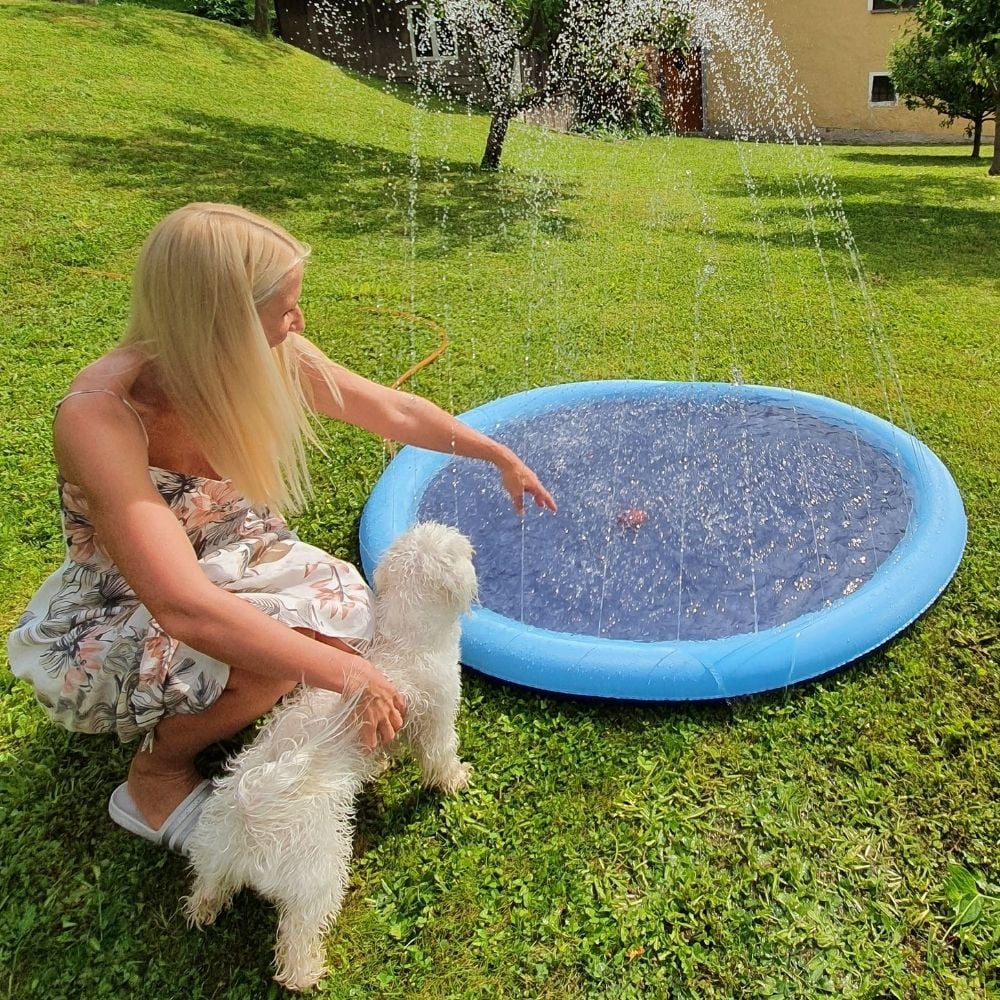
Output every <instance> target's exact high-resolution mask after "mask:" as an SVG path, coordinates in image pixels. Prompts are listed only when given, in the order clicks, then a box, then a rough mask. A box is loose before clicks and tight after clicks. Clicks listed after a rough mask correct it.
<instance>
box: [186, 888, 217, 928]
mask: <svg viewBox="0 0 1000 1000" xmlns="http://www.w3.org/2000/svg"><path fill="white" fill-rule="evenodd" d="M223 905H224V900H222V899H219V897H217V896H209V895H203V894H201V893H197V892H196V893H193V894H192V895H190V896H185V897H184V916H185V917H186V918H187V922H188V926H189V927H208V926H209V924H214V923H215V918H216V917H217V916H218V915H219V911H220V910H221V909H222V907H223Z"/></svg>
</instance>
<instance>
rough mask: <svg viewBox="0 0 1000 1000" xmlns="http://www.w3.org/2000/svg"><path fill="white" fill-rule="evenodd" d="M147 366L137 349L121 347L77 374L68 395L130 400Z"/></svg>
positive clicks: (92, 362)
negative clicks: (94, 394) (100, 394)
mask: <svg viewBox="0 0 1000 1000" xmlns="http://www.w3.org/2000/svg"><path fill="white" fill-rule="evenodd" d="M145 366H146V359H145V357H144V356H143V355H142V353H141V352H140V351H139V350H137V349H136V348H134V347H117V348H115V349H114V350H112V351H109V352H108V353H107V354H104V355H102V356H101V357H99V358H98V359H97V360H96V361H91V363H90V364H89V365H87V367H86V368H82V369H81V370H80V371H79V372H77V375H76V377H75V378H74V379H73V381H72V382H71V383H70V387H69V389H68V390H67V392H66V395H67V396H69V395H70V394H71V393H74V392H87V393H90V392H94V391H95V390H96V391H98V392H100V391H102V390H103V391H106V392H113V393H115V394H116V395H119V396H128V395H130V394H131V391H132V388H133V386H134V385H135V383H136V381H137V379H139V377H140V375H141V374H142V372H143V369H144V367H145Z"/></svg>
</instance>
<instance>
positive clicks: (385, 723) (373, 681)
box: [343, 656, 406, 750]
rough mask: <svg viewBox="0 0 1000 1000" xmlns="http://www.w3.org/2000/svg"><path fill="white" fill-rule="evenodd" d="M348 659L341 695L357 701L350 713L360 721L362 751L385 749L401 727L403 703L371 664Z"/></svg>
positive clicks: (404, 711)
mask: <svg viewBox="0 0 1000 1000" xmlns="http://www.w3.org/2000/svg"><path fill="white" fill-rule="evenodd" d="M352 660H353V661H354V662H352V664H351V666H350V669H349V672H348V674H347V676H346V677H345V679H344V689H343V695H344V697H345V698H357V704H356V706H355V709H354V714H355V715H356V716H357V718H358V719H359V720H360V722H361V732H360V738H361V745H362V747H364V749H365V750H374V749H376V748H377V747H384V746H388V745H389V744H390V743H391V742H392V741H393V740H394V739H395V737H396V733H398V732H399V730H400V729H402V727H403V718H404V717H405V715H406V702H405V701H404V699H403V696H402V695H401V694H400V693H399V692H398V691H397V690H396V689H395V688H394V687H393V686H392V684H391V683H390V682H389V680H388V678H387V677H386V676H385V674H383V673H382V672H381V671H380V670H379V669H378V668H377V667H375V666H374V665H373V664H372V663H369V661H368V660H366V659H364V658H363V657H360V656H355V657H352Z"/></svg>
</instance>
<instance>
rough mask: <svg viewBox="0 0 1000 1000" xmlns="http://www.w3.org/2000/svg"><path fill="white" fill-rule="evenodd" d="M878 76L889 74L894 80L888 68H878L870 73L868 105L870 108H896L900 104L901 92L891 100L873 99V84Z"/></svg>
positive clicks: (894, 89) (894, 91) (894, 90)
mask: <svg viewBox="0 0 1000 1000" xmlns="http://www.w3.org/2000/svg"><path fill="white" fill-rule="evenodd" d="M877 76H887V77H888V78H889V79H890V80H892V74H891V73H890V72H889V71H888V70H887V69H880V70H876V71H875V72H874V73H869V74H868V107H870V108H894V107H896V105H897V104H899V94H896V97H895V98H894V99H893V100H891V101H873V100H872V84H873V83H874V82H875V77H877ZM892 91H893V93H894V94H895V93H896V87H895V85H893V88H892Z"/></svg>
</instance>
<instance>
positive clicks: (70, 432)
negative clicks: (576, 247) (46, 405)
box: [53, 348, 146, 484]
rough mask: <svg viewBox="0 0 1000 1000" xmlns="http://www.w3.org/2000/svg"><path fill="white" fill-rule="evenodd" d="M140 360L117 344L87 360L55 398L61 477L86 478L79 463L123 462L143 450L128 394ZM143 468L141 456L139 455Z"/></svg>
mask: <svg viewBox="0 0 1000 1000" xmlns="http://www.w3.org/2000/svg"><path fill="white" fill-rule="evenodd" d="M142 371H143V359H142V357H141V356H140V355H139V354H138V352H136V351H134V350H132V349H124V348H119V349H117V350H114V351H111V352H110V353H108V354H105V355H104V356H102V357H100V358H98V359H97V360H96V361H93V362H91V363H90V364H89V365H87V367H86V368H84V369H82V370H81V371H80V372H79V373H78V374H77V376H76V378H74V379H73V381H72V383H71V384H70V387H69V389H68V390H67V392H66V394H65V395H64V396H63V398H62V399H61V400H60V402H59V408H58V411H57V413H56V417H55V423H54V425H53V444H54V450H55V458H56V464H57V465H58V467H59V472H60V474H61V475H62V476H63V478H64V479H65V480H67V482H71V483H77V484H79V483H81V479H82V478H86V475H85V469H84V468H83V466H86V465H92V464H93V463H94V461H95V459H97V458H103V457H104V454H103V453H106V456H107V460H109V461H110V460H112V459H116V460H118V461H127V460H128V456H130V455H131V454H132V453H133V452H134V453H135V454H136V457H137V459H138V458H139V457H140V455H144V454H145V452H146V435H145V429H144V426H143V424H142V420H141V417H139V415H138V412H137V411H136V409H135V406H134V404H133V401H132V399H131V397H132V392H133V388H134V387H135V385H136V383H137V381H138V380H139V379H140V377H141V374H142ZM141 461H142V463H143V467H145V459H144V458H143V459H141ZM102 464H103V463H102Z"/></svg>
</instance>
